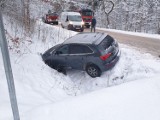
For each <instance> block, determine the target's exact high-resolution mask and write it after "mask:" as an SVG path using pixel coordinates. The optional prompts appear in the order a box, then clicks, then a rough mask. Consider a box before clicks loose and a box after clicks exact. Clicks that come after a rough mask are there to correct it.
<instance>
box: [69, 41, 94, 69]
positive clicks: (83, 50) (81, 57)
mask: <svg viewBox="0 0 160 120" xmlns="http://www.w3.org/2000/svg"><path fill="white" fill-rule="evenodd" d="M92 53H93V51H92V50H91V49H90V48H89V47H88V46H87V45H82V44H71V45H70V46H69V57H68V58H67V62H68V63H67V64H69V66H71V67H72V68H73V69H77V70H83V67H84V64H85V63H86V59H87V57H88V55H90V54H92Z"/></svg>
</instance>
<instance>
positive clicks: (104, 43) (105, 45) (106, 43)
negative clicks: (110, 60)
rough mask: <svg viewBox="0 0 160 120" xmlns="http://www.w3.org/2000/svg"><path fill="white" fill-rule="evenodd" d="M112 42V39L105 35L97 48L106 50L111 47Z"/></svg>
mask: <svg viewBox="0 0 160 120" xmlns="http://www.w3.org/2000/svg"><path fill="white" fill-rule="evenodd" d="M113 42H114V39H113V38H112V37H111V36H109V35H107V36H106V37H105V38H104V39H103V40H102V42H101V43H100V44H99V45H98V46H99V47H100V48H102V49H103V50H106V49H107V48H109V46H110V45H112V43H113Z"/></svg>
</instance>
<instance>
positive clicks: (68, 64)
mask: <svg viewBox="0 0 160 120" xmlns="http://www.w3.org/2000/svg"><path fill="white" fill-rule="evenodd" d="M119 56H120V50H119V46H118V43H117V42H116V40H114V39H113V38H112V37H111V36H109V35H107V34H105V33H79V34H77V35H75V36H73V37H70V38H68V39H67V40H66V41H64V42H63V43H62V44H58V45H56V46H54V47H52V48H50V49H49V50H47V51H46V52H45V53H44V54H43V55H42V59H43V61H44V62H45V63H46V64H47V65H49V66H50V67H52V68H54V69H56V70H58V71H60V72H65V71H66V70H67V69H77V70H84V71H86V72H87V73H88V75H90V76H91V77H93V78H94V77H99V76H100V75H101V73H102V72H103V71H107V70H108V69H111V68H112V67H113V66H114V65H115V64H116V62H117V61H118V60H119Z"/></svg>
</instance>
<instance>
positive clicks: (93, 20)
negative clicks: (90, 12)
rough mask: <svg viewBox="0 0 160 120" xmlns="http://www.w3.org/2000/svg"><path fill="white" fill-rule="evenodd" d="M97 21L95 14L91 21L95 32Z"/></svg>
mask: <svg viewBox="0 0 160 120" xmlns="http://www.w3.org/2000/svg"><path fill="white" fill-rule="evenodd" d="M96 23H97V21H96V19H95V17H94V16H93V18H92V22H91V32H92V29H93V30H94V32H95V31H96Z"/></svg>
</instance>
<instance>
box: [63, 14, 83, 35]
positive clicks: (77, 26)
mask: <svg viewBox="0 0 160 120" xmlns="http://www.w3.org/2000/svg"><path fill="white" fill-rule="evenodd" d="M60 22H61V26H62V27H63V28H67V29H68V30H79V31H81V32H83V30H84V22H83V20H82V17H81V14H80V13H78V12H62V13H61V15H60Z"/></svg>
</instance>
